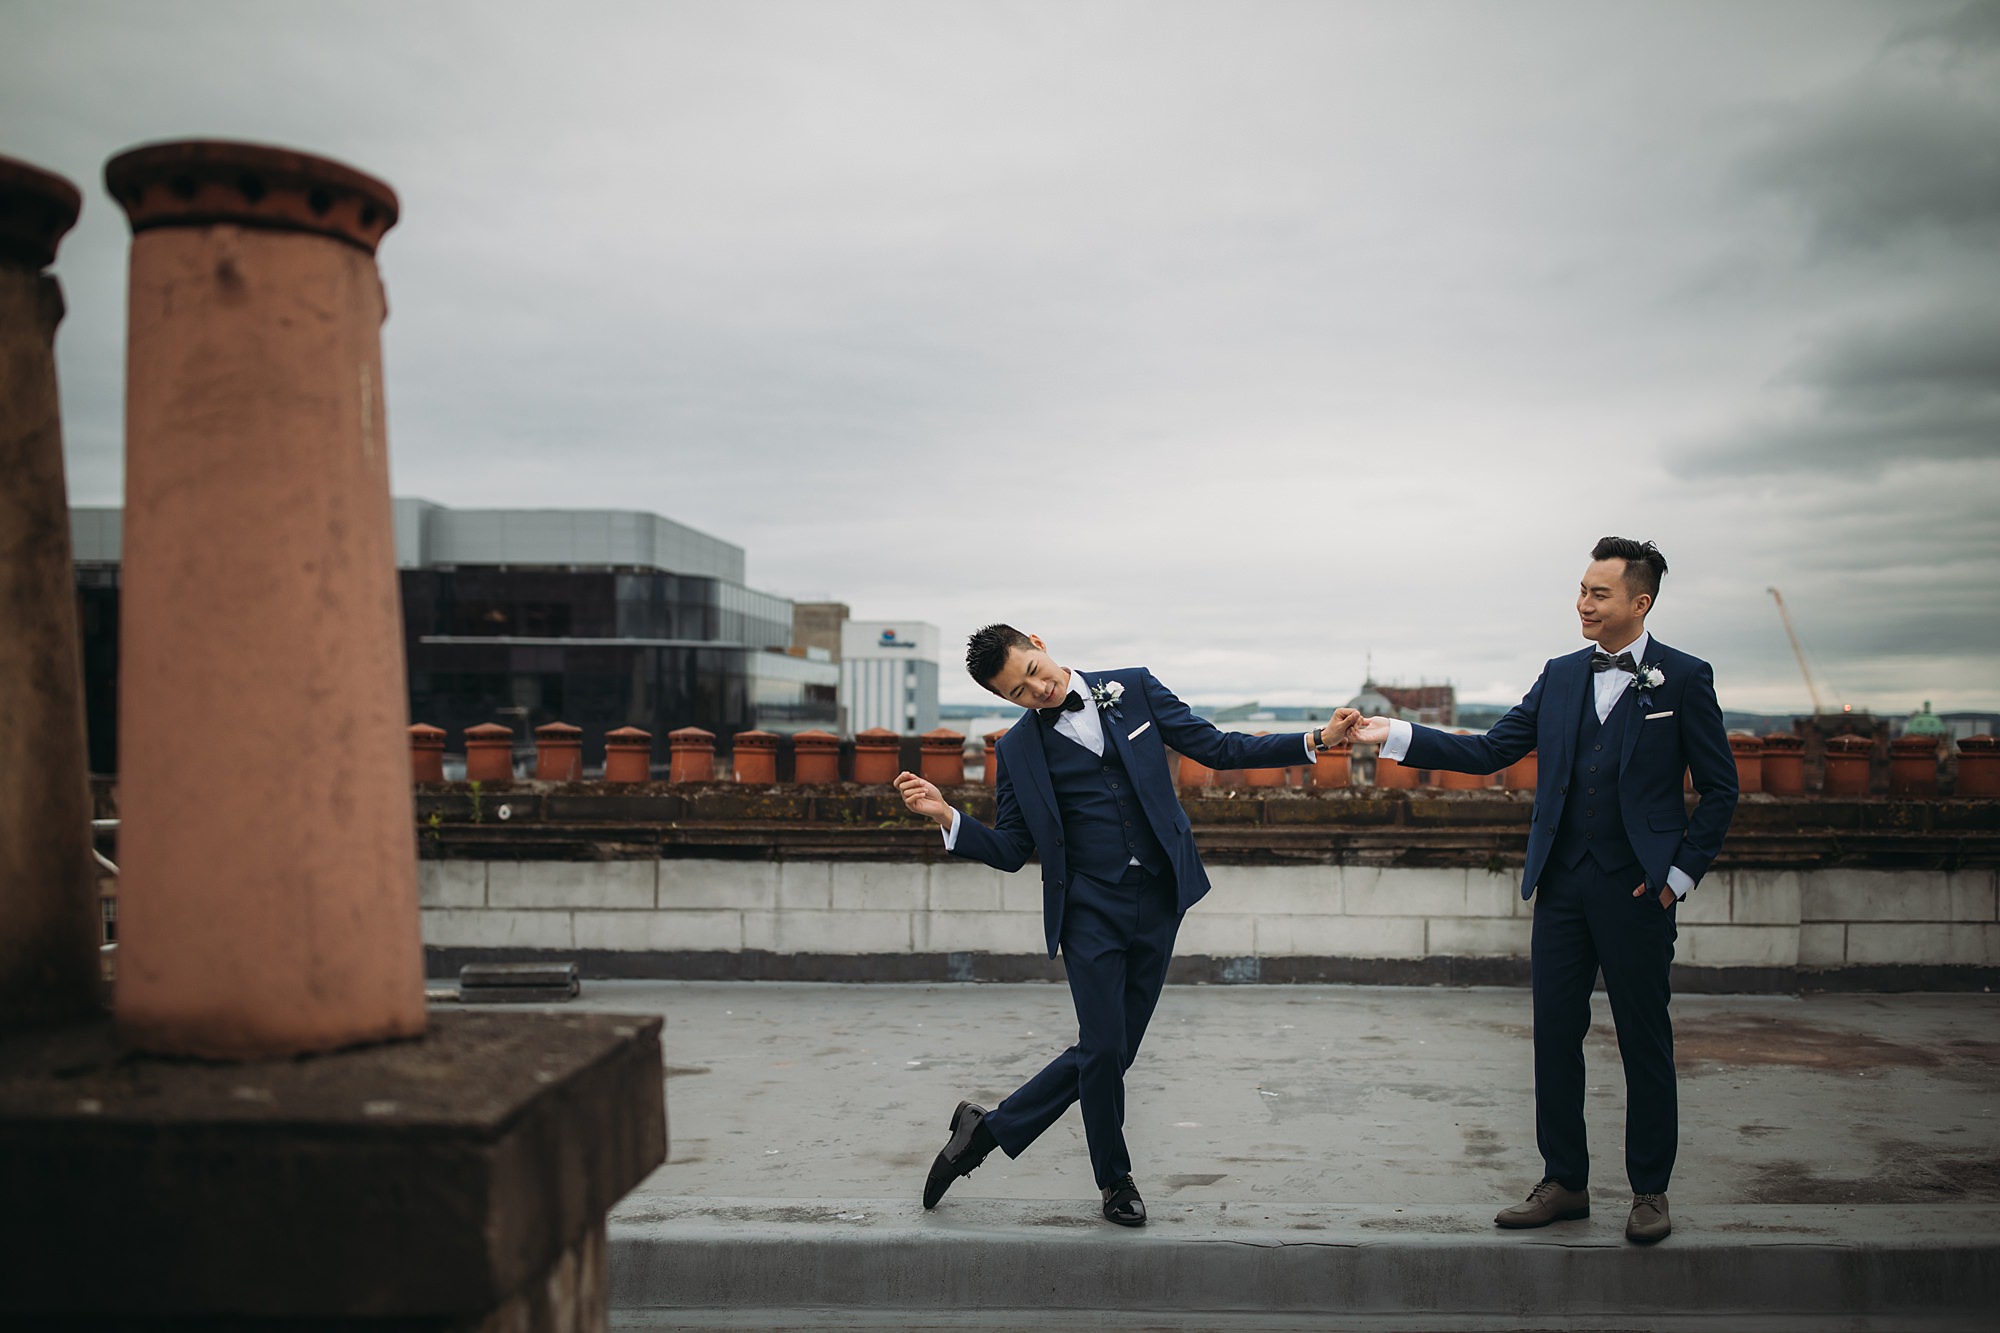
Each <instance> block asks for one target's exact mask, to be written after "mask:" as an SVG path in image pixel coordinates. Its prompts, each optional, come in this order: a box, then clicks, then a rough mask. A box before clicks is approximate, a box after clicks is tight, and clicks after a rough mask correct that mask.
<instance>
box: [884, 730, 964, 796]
mask: <svg viewBox="0 0 2000 1333" xmlns="http://www.w3.org/2000/svg"><path fill="white" fill-rule="evenodd" d="M922 741H923V778H924V780H925V781H926V782H932V783H935V784H937V785H938V786H940V787H962V786H964V785H965V733H964V732H962V731H953V730H952V729H951V728H949V727H939V728H937V729H936V730H935V731H927V732H925V733H924V734H923V737H922ZM890 777H891V778H892V779H893V778H894V777H895V774H893V773H892V774H890Z"/></svg>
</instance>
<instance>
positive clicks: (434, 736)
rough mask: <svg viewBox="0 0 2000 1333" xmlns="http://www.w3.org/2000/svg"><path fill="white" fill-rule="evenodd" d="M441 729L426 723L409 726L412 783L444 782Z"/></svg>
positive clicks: (443, 734) (443, 731) (443, 732)
mask: <svg viewBox="0 0 2000 1333" xmlns="http://www.w3.org/2000/svg"><path fill="white" fill-rule="evenodd" d="M444 737H445V730H444V728H443V727H434V726H432V725H430V723H428V722H416V723H412V724H411V726H410V777H411V780H412V781H414V782H443V781H444Z"/></svg>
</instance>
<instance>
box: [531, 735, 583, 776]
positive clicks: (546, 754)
mask: <svg viewBox="0 0 2000 1333" xmlns="http://www.w3.org/2000/svg"><path fill="white" fill-rule="evenodd" d="M582 780H583V728H582V727H573V726H571V725H570V724H569V723H567V722H547V723H544V724H542V725H541V726H539V727H536V728H535V781H537V782H581V781H582Z"/></svg>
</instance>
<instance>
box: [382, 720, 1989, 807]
mask: <svg viewBox="0 0 2000 1333" xmlns="http://www.w3.org/2000/svg"><path fill="white" fill-rule="evenodd" d="M1005 734H1006V733H1005V732H1003V731H994V732H989V733H987V734H986V736H985V737H984V740H985V742H986V772H985V777H984V781H985V783H986V784H987V785H988V786H991V785H992V784H993V780H994V775H995V774H996V773H997V772H998V771H999V764H998V759H997V757H996V755H995V753H994V747H995V746H996V745H997V744H999V741H1000V738H1001V737H1002V736H1004V735H1005ZM778 739H779V738H778V736H777V735H776V733H774V732H769V731H739V732H737V733H736V735H735V738H734V741H733V745H734V749H735V772H736V781H738V782H743V783H760V784H765V785H769V784H772V783H775V782H776V781H777V780H778ZM791 739H792V746H793V756H794V761H793V766H794V773H793V780H794V781H796V782H799V783H803V784H807V785H821V786H830V785H832V784H834V783H837V782H839V781H840V780H841V778H840V738H839V737H838V736H835V735H833V734H832V733H830V732H825V731H801V732H798V733H796V734H795V735H793V737H792V738H791ZM920 740H921V743H922V762H921V767H920V772H921V773H922V774H923V776H924V778H925V779H927V780H928V781H930V782H934V783H936V784H937V785H938V786H940V787H956V786H960V785H962V784H963V783H964V782H965V736H964V734H963V733H961V732H956V731H952V730H950V729H949V728H947V727H939V728H938V729H937V730H935V731H927V732H925V733H924V734H923V736H922V737H921V738H920ZM444 742H445V731H444V729H443V728H442V727H433V726H427V725H425V724H423V723H419V724H417V725H416V726H413V727H411V728H410V756H411V761H412V766H413V772H414V775H415V779H416V781H418V782H443V781H444ZM1729 748H1730V751H1731V752H1732V753H1733V754H1734V756H1735V758H1736V778H1737V784H1738V786H1739V787H1740V788H1741V789H1742V790H1743V791H1745V792H1759V791H1761V792H1769V793H1771V794H1772V795H1774V796H1803V795H1804V794H1805V748H1806V743H1805V740H1804V738H1803V737H1800V736H1794V735H1786V734H1784V733H1777V734H1774V735H1770V736H1763V737H1758V736H1731V737H1730V738H1729ZM1874 749H1875V742H1874V741H1873V740H1872V739H1870V738H1869V737H1866V736H1835V737H1832V738H1831V739H1829V740H1828V741H1827V743H1826V781H1825V784H1824V787H1823V791H1822V794H1824V795H1827V796H1865V795H1867V794H1868V790H1869V760H1870V757H1871V756H1872V755H1873V753H1874ZM667 753H668V765H667V781H668V782H713V781H715V733H714V732H712V731H704V730H702V729H701V728H700V727H682V728H681V729H680V730H678V731H673V732H669V733H668V734H667ZM1350 756H1351V747H1349V746H1346V745H1340V746H1336V747H1335V748H1334V749H1332V750H1331V751H1329V752H1327V753H1325V754H1322V755H1320V756H1319V758H1318V760H1317V762H1315V763H1314V764H1313V765H1311V767H1310V769H1309V770H1307V771H1308V772H1309V774H1310V776H1309V777H1307V778H1306V779H1305V781H1306V784H1307V785H1310V786H1313V787H1322V788H1325V787H1346V786H1348V785H1349V782H1350V777H1351V772H1350V764H1349V760H1350ZM1939 756H1940V747H1939V746H1938V744H1937V743H1936V742H1935V741H1933V740H1932V739H1930V738H1928V737H1924V736H1904V737H1902V738H1900V739H1898V740H1894V741H1891V742H1890V743H1889V794H1890V795H1892V796H1935V795H1937V791H1938V764H1939ZM1300 767H1301V769H1304V768H1305V766H1304V765H1301V766H1300ZM901 768H902V737H901V736H899V735H897V734H896V733H895V732H893V731H890V730H888V729H887V728H884V727H872V728H870V729H869V730H867V731H863V732H860V733H858V734H856V736H855V737H854V777H853V780H854V781H855V782H857V783H861V784H864V785H877V786H879V785H886V784H887V783H889V782H891V781H893V780H894V779H895V776H896V774H897V772H898V771H899V770H900V769H901ZM1289 771H1290V770H1287V769H1283V768H1253V769H1245V770H1242V771H1241V772H1238V773H1226V772H1218V771H1217V770H1215V769H1212V768H1209V767H1207V766H1206V765H1203V764H1199V763H1197V762H1195V761H1194V760H1193V759H1190V758H1188V757H1187V756H1186V755H1182V756H1181V761H1180V776H1179V782H1180V785H1181V786H1183V787H1236V786H1242V787H1250V788H1259V787H1282V786H1284V785H1286V777H1287V773H1288V772H1289ZM465 776H466V778H467V779H468V780H469V781H472V782H511V781H513V779H514V732H513V729H512V728H509V727H503V726H501V725H499V724H498V723H494V722H486V723H482V724H480V725H478V726H474V727H467V728H466V730H465ZM582 776H583V730H582V728H580V727H573V726H571V725H569V724H568V723H567V722H551V723H548V724H547V725H545V726H540V727H536V728H535V779H536V780H537V781H540V782H575V781H578V780H579V779H581V778H582ZM1536 776H1537V763H1536V757H1535V755H1534V754H1532V753H1530V754H1529V755H1528V756H1527V757H1526V758H1525V759H1522V760H1521V761H1520V762H1518V763H1516V764H1514V765H1513V766H1511V767H1509V768H1507V769H1506V770H1504V771H1503V772H1501V773H1498V774H1494V775H1491V776H1483V775H1476V774H1469V773H1446V772H1440V773H1437V774H1436V785H1437V786H1438V787H1440V788H1442V789H1443V790H1445V791H1475V790H1479V789H1482V788H1489V787H1500V788H1504V789H1505V790H1507V791H1533V790H1534V789H1535V779H1536ZM652 777H653V736H652V733H651V732H647V731H641V730H640V729H639V728H637V727H619V728H618V729H617V730H615V731H610V732H607V733H605V737H604V780H605V781H606V782H614V783H635V782H650V781H652ZM1420 778H1421V771H1420V770H1418V769H1415V768H1411V767H1409V766H1408V765H1406V764H1399V763H1397V762H1396V761H1395V760H1393V759H1384V758H1380V757H1378V758H1377V759H1376V760H1375V785H1376V786H1377V787H1382V788H1389V789H1392V790H1393V789H1408V788H1415V787H1417V786H1419V785H1420ZM1690 789H1692V779H1691V778H1690ZM1956 794H1957V795H1958V796H1961V797H1984V798H1995V797H2000V740H1996V739H1995V738H1994V737H1992V736H1967V737H1965V738H1964V739H1962V740H1960V741H1959V742H1958V783H1957V789H1956Z"/></svg>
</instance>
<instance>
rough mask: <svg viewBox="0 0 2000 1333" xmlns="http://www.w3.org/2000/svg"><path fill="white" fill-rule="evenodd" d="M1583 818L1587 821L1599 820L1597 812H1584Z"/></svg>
mask: <svg viewBox="0 0 2000 1333" xmlns="http://www.w3.org/2000/svg"><path fill="white" fill-rule="evenodd" d="M1583 817H1584V818H1585V819H1595V818H1597V811H1595V810H1586V811H1584V812H1583Z"/></svg>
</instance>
